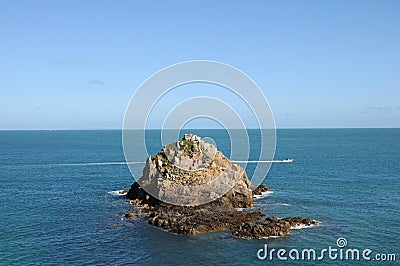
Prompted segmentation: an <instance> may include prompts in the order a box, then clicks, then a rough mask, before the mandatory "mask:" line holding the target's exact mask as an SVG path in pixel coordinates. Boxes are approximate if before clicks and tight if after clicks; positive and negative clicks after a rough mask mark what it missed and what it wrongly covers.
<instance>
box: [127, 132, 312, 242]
mask: <svg viewBox="0 0 400 266" xmlns="http://www.w3.org/2000/svg"><path fill="white" fill-rule="evenodd" d="M268 190H269V188H268V187H266V186H265V185H261V186H259V187H254V186H253V185H252V184H251V182H250V180H249V179H248V177H247V175H246V172H245V170H244V169H243V168H242V167H240V166H238V165H235V164H232V163H231V162H230V161H229V160H228V159H227V158H226V157H225V156H224V155H223V154H222V153H221V152H220V151H217V149H216V147H215V146H214V145H212V144H210V143H207V142H205V141H203V140H202V139H201V138H200V137H199V136H196V135H192V134H186V135H184V137H183V139H182V140H181V141H176V142H174V143H171V144H168V145H166V146H164V147H163V149H162V150H161V151H160V152H159V153H158V154H157V155H156V156H150V157H149V158H148V159H147V161H146V165H145V167H144V169H143V176H142V177H141V178H140V179H139V180H138V182H135V183H134V184H133V185H132V187H131V188H130V190H129V191H128V192H127V195H126V197H127V199H128V201H129V203H131V204H133V208H134V209H133V211H132V212H130V213H128V214H126V215H125V216H126V217H128V218H141V219H145V220H147V221H148V222H149V223H150V224H151V225H154V226H157V227H160V228H163V229H165V230H168V231H171V232H174V233H178V234H199V233H206V232H213V231H227V230H229V231H232V234H233V236H235V237H241V238H252V239H253V238H255V239H261V238H267V237H271V236H285V235H287V234H289V233H290V230H291V229H292V228H294V227H298V226H310V225H314V224H317V223H318V222H317V221H315V220H312V219H310V218H300V217H288V218H282V219H279V218H277V217H273V216H272V217H267V218H264V216H265V215H264V214H263V213H261V211H260V210H251V209H250V208H252V207H253V196H255V195H261V194H263V193H265V192H267V191H268Z"/></svg>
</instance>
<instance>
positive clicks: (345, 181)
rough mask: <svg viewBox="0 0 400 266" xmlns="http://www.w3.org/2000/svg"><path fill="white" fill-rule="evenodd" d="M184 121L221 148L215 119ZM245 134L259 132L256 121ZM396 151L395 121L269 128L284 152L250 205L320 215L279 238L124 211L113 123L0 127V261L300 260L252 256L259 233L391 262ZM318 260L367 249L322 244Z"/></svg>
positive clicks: (399, 210)
mask: <svg viewBox="0 0 400 266" xmlns="http://www.w3.org/2000/svg"><path fill="white" fill-rule="evenodd" d="M191 132H194V133H197V134H199V135H200V136H203V137H205V136H212V137H213V139H214V140H215V141H216V143H217V145H218V148H219V149H220V150H222V151H223V152H225V153H227V154H229V152H230V143H229V139H228V138H227V137H226V132H224V131H223V130H192V131H191ZM158 135H159V132H157V131H153V132H149V134H148V139H147V141H148V143H150V144H152V147H151V149H150V150H151V152H152V153H156V152H157V151H158V150H159V149H160V148H161V147H160V146H159V145H160V143H159V141H157V136H158ZM250 135H251V136H252V137H251V141H252V143H257V141H258V140H259V136H258V135H257V132H251V131H250ZM253 146H255V148H253V149H252V151H251V152H252V153H255V152H257V148H256V147H257V145H253ZM399 151H400V130H399V129H287V130H286V129H282V130H278V131H277V149H276V154H275V159H284V158H287V157H290V158H293V159H294V161H293V162H292V163H273V164H272V167H271V169H270V172H269V174H268V176H267V177H266V179H265V181H264V183H265V184H266V185H268V186H269V187H271V188H272V190H273V193H272V194H269V195H268V197H266V198H263V199H260V200H257V202H256V207H260V208H263V212H264V213H266V214H268V215H275V216H278V217H285V216H304V217H311V218H314V219H316V220H319V221H321V222H322V223H321V224H320V225H319V226H316V227H311V228H306V229H300V230H293V231H292V233H291V234H290V235H289V236H286V237H282V238H270V239H265V240H245V239H235V238H232V237H231V236H230V233H229V232H217V233H209V234H203V235H196V236H179V235H175V234H171V233H168V232H165V231H162V230H160V229H158V228H154V227H151V226H150V225H148V224H147V223H146V222H144V221H140V220H134V221H132V220H125V218H124V214H125V213H126V212H128V211H129V210H130V208H131V207H130V206H129V205H127V204H126V203H125V200H124V198H123V197H118V196H114V195H112V194H110V193H109V192H110V191H114V190H119V189H126V188H129V187H130V185H131V184H132V182H133V178H132V177H131V175H130V172H129V170H128V167H127V166H126V165H125V164H123V162H124V155H123V151H122V144H121V131H117V130H116V131H55V132H44V131H0V181H1V182H0V199H1V212H0V235H1V238H0V264H2V265H29V264H36V265H37V264H41V265H42V264H43V265H92V264H96V265H221V264H226V265H266V264H271V263H272V262H273V263H278V264H282V265H292V264H299V265H300V264H304V263H305V262H304V261H292V260H289V261H280V260H279V259H277V258H276V257H275V258H274V260H273V261H272V262H271V261H269V260H259V259H258V258H257V251H258V250H259V249H261V248H263V247H264V245H265V244H267V245H268V248H269V249H271V248H275V249H280V248H283V249H286V250H287V251H289V250H290V249H298V250H300V251H301V250H302V249H311V248H312V249H315V250H317V251H318V250H321V249H323V248H328V247H329V246H332V247H333V248H337V244H336V241H337V239H338V238H341V237H342V238H346V240H347V246H346V247H345V248H357V249H360V250H363V249H365V248H368V249H371V250H372V252H373V253H372V254H376V253H382V254H388V253H393V254H396V259H397V261H396V262H383V263H381V264H382V265H388V264H390V265H392V264H396V263H398V261H400V254H399V242H400V163H399V162H400V152H399ZM253 155H254V154H253ZM143 160H145V158H143ZM137 167H143V166H142V165H138V166H137ZM248 171H249V172H251V171H252V169H251V167H249V169H248ZM321 262H322V263H323V264H334V265H336V264H339V263H340V264H355V265H358V264H360V263H362V262H365V261H339V260H338V259H337V260H330V259H329V258H327V256H326V258H325V259H324V260H322V261H321ZM375 262H376V261H375ZM306 263H308V264H310V265H314V264H315V263H316V262H314V261H306ZM367 264H368V263H367ZM369 264H371V262H369Z"/></svg>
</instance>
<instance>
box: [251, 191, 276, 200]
mask: <svg viewBox="0 0 400 266" xmlns="http://www.w3.org/2000/svg"><path fill="white" fill-rule="evenodd" d="M272 193H274V192H273V191H265V192H261V195H253V198H254V199H262V198H266V197H268V195H269V194H272Z"/></svg>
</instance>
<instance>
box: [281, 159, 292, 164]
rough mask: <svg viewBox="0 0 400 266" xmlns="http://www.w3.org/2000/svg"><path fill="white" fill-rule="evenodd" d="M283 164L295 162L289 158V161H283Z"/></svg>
mask: <svg viewBox="0 0 400 266" xmlns="http://www.w3.org/2000/svg"><path fill="white" fill-rule="evenodd" d="M283 162H285V163H291V162H293V159H290V158H287V159H285V160H283Z"/></svg>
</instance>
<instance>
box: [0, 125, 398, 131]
mask: <svg viewBox="0 0 400 266" xmlns="http://www.w3.org/2000/svg"><path fill="white" fill-rule="evenodd" d="M177 129H178V130H227V129H225V128H184V129H179V128H164V129H161V128H146V129H145V130H177ZM229 129H231V130H241V129H242V128H229ZM245 129H246V130H253V129H260V128H252V127H251V128H245ZM275 129H276V130H278V129H400V126H399V127H277V128H275ZM96 130H104V131H106V130H109V131H116V130H118V131H122V130H123V129H122V128H42V129H37V128H16V129H12V128H11V129H0V131H48V132H51V131H96ZM129 130H141V129H129Z"/></svg>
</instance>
